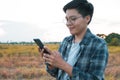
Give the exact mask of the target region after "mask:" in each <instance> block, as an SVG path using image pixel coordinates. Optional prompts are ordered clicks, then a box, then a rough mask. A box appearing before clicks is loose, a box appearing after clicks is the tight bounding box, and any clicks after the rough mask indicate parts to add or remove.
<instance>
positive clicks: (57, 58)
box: [43, 47, 65, 68]
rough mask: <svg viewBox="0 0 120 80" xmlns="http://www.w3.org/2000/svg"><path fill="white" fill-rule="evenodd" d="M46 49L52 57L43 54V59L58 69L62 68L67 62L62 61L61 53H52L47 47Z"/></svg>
mask: <svg viewBox="0 0 120 80" xmlns="http://www.w3.org/2000/svg"><path fill="white" fill-rule="evenodd" d="M44 48H45V49H46V50H47V51H48V52H49V53H50V55H49V54H43V59H44V60H45V61H46V63H48V64H50V65H51V66H54V67H57V68H62V67H63V66H64V62H65V61H64V60H63V59H62V56H61V55H60V53H59V52H58V51H51V50H49V49H48V48H47V47H44Z"/></svg>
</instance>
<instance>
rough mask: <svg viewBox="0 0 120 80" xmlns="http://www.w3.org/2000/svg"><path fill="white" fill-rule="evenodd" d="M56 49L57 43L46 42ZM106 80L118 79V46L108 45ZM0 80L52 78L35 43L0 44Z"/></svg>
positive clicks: (119, 69)
mask: <svg viewBox="0 0 120 80" xmlns="http://www.w3.org/2000/svg"><path fill="white" fill-rule="evenodd" d="M46 46H48V47H49V48H50V49H51V50H57V49H58V47H59V44H46ZM109 52H110V54H109V62H108V65H107V68H106V71H105V76H106V80H120V47H115V46H109ZM0 80H54V78H52V77H51V76H50V75H49V74H48V73H47V72H46V70H45V65H44V62H43V60H42V58H41V55H40V54H39V53H38V48H37V46H36V45H19V44H18V45H10V44H4V45H3V44H0Z"/></svg>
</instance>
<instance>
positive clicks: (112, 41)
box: [0, 33, 120, 46]
mask: <svg viewBox="0 0 120 80" xmlns="http://www.w3.org/2000/svg"><path fill="white" fill-rule="evenodd" d="M97 36H99V37H101V38H103V39H105V41H106V42H107V44H108V45H110V46H120V34H118V33H111V34H109V35H105V34H97ZM44 43H45V44H60V42H44ZM0 44H12V45H15V44H21V45H26V44H30V45H34V44H35V43H34V42H24V41H22V42H0Z"/></svg>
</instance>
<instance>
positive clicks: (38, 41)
mask: <svg viewBox="0 0 120 80" xmlns="http://www.w3.org/2000/svg"><path fill="white" fill-rule="evenodd" d="M33 40H34V41H35V43H36V44H37V45H38V46H39V47H40V49H43V48H44V44H43V43H42V41H41V40H40V39H33ZM44 53H48V54H49V52H48V51H47V50H46V49H44Z"/></svg>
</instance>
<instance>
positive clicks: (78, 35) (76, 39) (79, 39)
mask: <svg viewBox="0 0 120 80" xmlns="http://www.w3.org/2000/svg"><path fill="white" fill-rule="evenodd" d="M86 30H87V29H85V30H84V31H82V32H81V33H79V34H76V35H75V39H74V42H80V41H81V40H82V39H83V37H84V35H85V33H86Z"/></svg>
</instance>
